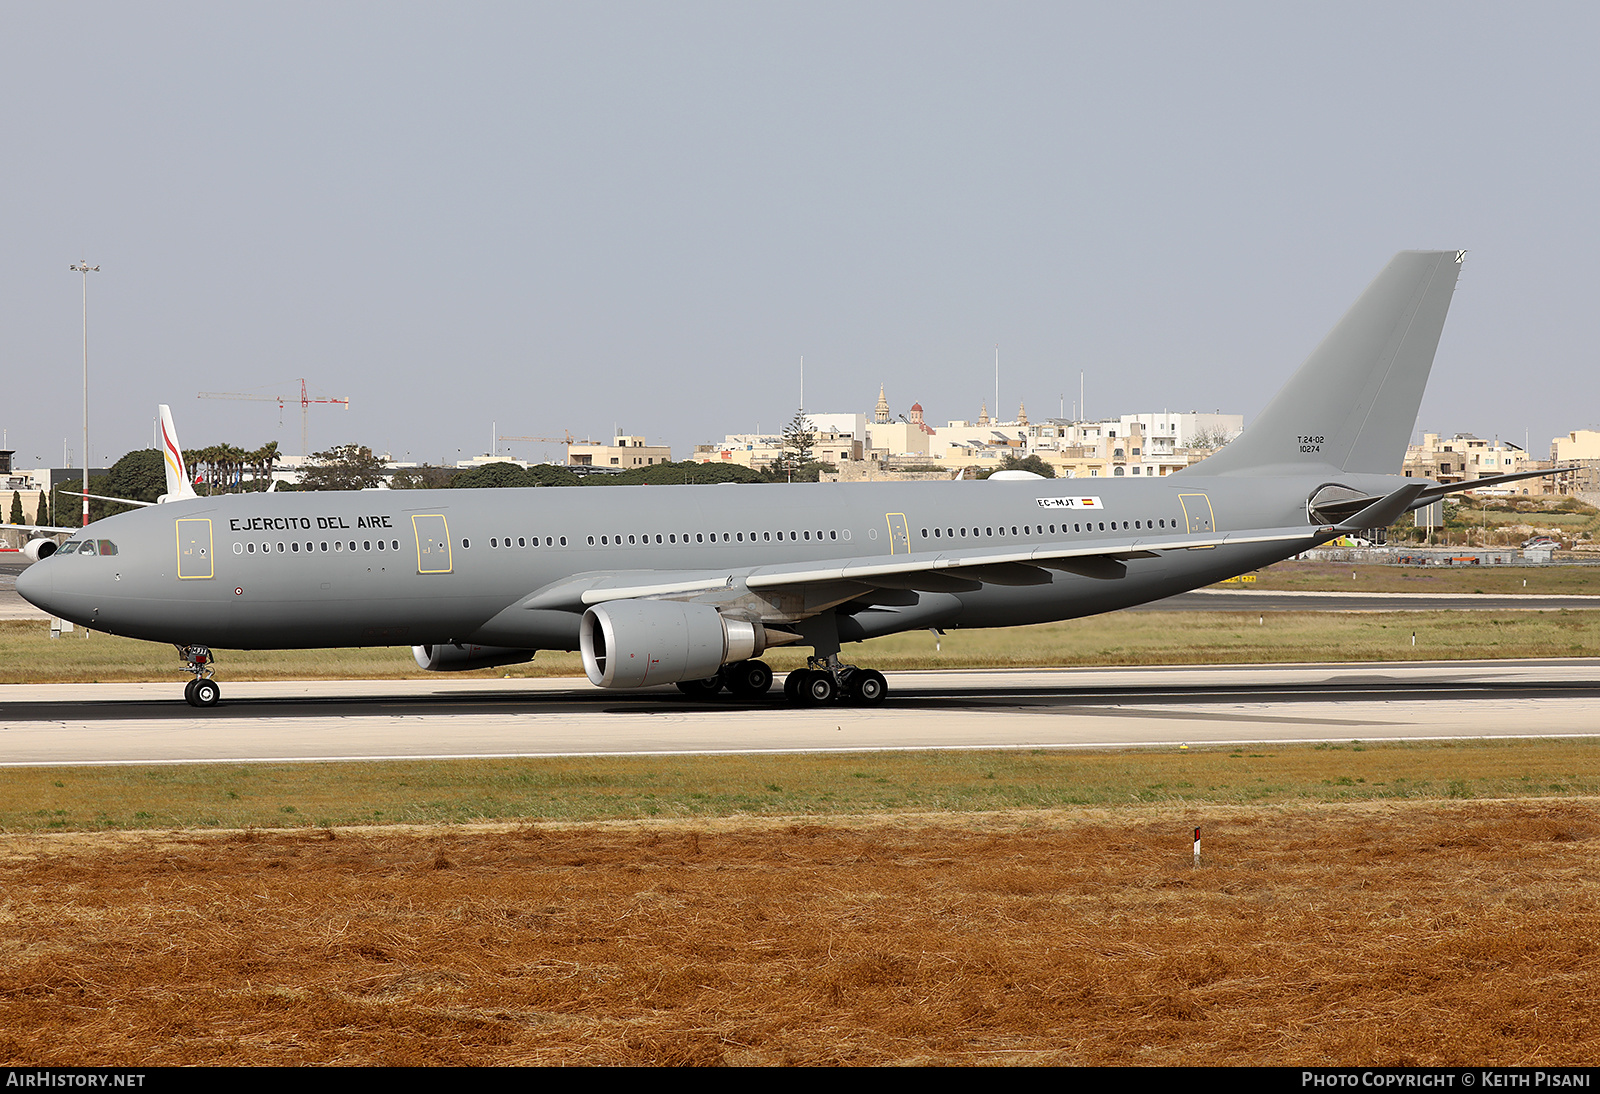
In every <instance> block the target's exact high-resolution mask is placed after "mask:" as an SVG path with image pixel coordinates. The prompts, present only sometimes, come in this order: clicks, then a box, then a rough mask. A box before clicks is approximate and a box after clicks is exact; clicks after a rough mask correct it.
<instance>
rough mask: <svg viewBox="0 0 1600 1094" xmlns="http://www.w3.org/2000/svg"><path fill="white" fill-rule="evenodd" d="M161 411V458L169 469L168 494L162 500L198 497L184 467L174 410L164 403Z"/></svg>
mask: <svg viewBox="0 0 1600 1094" xmlns="http://www.w3.org/2000/svg"><path fill="white" fill-rule="evenodd" d="M160 410H161V456H162V459H163V461H164V462H165V464H166V469H167V493H166V496H165V497H164V498H162V500H163V501H178V500H180V499H182V498H193V497H198V496H199V495H198V494H196V493H195V492H194V487H193V486H190V485H189V471H188V468H186V467H184V465H183V449H181V448H179V447H178V430H177V427H176V426H174V425H173V424H172V408H171V407H169V406H167V404H166V403H162V404H161V406H160ZM195 481H196V482H198V481H200V480H199V479H196V480H195Z"/></svg>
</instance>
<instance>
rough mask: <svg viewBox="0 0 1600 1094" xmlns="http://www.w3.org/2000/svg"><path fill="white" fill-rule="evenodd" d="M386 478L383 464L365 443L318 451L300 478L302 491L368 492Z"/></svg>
mask: <svg viewBox="0 0 1600 1094" xmlns="http://www.w3.org/2000/svg"><path fill="white" fill-rule="evenodd" d="M385 478H386V476H385V475H384V472H383V461H382V460H380V459H378V457H376V456H374V455H373V454H372V449H370V448H368V447H367V446H366V445H364V444H341V445H337V446H335V447H333V448H330V449H328V450H327V451H326V452H314V453H312V455H311V462H310V463H308V464H307V465H306V469H305V473H304V474H303V475H301V476H300V489H302V490H367V489H370V488H371V487H374V486H377V485H378V484H379V483H380V482H382V481H383V480H384V479H385Z"/></svg>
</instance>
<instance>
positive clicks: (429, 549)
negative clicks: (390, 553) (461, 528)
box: [411, 513, 452, 574]
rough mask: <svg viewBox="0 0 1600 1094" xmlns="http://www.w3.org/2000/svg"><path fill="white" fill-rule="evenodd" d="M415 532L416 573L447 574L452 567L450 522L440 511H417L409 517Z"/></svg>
mask: <svg viewBox="0 0 1600 1094" xmlns="http://www.w3.org/2000/svg"><path fill="white" fill-rule="evenodd" d="M411 527H412V529H413V530H414V531H415V532H416V533H417V573H419V574H447V573H449V572H450V570H451V568H452V560H451V556H450V523H449V522H448V521H446V520H445V519H444V515H443V514H442V513H427V514H422V513H418V514H415V515H413V516H412V518H411Z"/></svg>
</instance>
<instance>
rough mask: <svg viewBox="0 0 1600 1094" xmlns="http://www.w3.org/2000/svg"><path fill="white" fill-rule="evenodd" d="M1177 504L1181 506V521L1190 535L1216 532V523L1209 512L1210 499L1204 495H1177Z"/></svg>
mask: <svg viewBox="0 0 1600 1094" xmlns="http://www.w3.org/2000/svg"><path fill="white" fill-rule="evenodd" d="M1178 504H1180V505H1182V506H1183V519H1184V522H1185V524H1186V526H1187V530H1188V532H1189V534H1190V535H1194V534H1195V533H1197V532H1199V533H1210V532H1215V531H1216V530H1217V522H1216V519H1215V517H1214V516H1213V514H1212V512H1211V499H1210V498H1208V497H1206V496H1205V495H1204V494H1179V495H1178Z"/></svg>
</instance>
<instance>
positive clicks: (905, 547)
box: [883, 513, 911, 555]
mask: <svg viewBox="0 0 1600 1094" xmlns="http://www.w3.org/2000/svg"><path fill="white" fill-rule="evenodd" d="M883 516H884V519H885V520H887V521H888V522H889V553H890V554H891V555H908V554H910V553H911V533H910V532H908V531H907V530H906V515H905V514H904V513H885V514H884V515H883Z"/></svg>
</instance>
